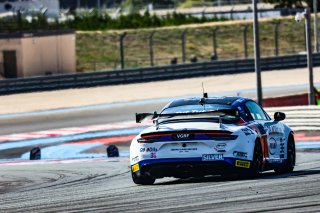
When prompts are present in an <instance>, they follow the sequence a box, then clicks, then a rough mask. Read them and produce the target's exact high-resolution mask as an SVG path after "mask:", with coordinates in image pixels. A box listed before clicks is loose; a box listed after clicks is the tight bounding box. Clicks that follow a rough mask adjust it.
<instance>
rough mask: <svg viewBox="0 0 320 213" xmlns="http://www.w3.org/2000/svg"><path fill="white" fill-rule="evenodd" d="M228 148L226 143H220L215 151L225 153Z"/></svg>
mask: <svg viewBox="0 0 320 213" xmlns="http://www.w3.org/2000/svg"><path fill="white" fill-rule="evenodd" d="M226 146H227V144H226V143H218V144H217V145H216V147H215V148H214V149H215V150H216V151H218V152H221V151H223V152H225V151H226V150H225V149H226Z"/></svg>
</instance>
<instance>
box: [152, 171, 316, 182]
mask: <svg viewBox="0 0 320 213" xmlns="http://www.w3.org/2000/svg"><path fill="white" fill-rule="evenodd" d="M318 174H320V170H319V169H310V170H299V171H293V172H290V173H285V174H276V173H275V172H273V171H268V172H264V173H261V174H260V175H259V176H258V177H255V178H248V177H241V176H237V175H233V176H227V177H225V176H220V175H216V176H208V177H193V178H186V179H175V180H171V181H165V182H160V183H155V185H175V184H188V183H207V182H228V181H247V180H259V179H260V180H263V179H283V178H294V177H306V176H311V175H318Z"/></svg>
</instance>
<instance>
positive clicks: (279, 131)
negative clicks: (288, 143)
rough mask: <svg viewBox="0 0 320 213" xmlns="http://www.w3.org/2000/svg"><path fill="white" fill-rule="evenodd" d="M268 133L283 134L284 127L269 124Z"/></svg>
mask: <svg viewBox="0 0 320 213" xmlns="http://www.w3.org/2000/svg"><path fill="white" fill-rule="evenodd" d="M268 134H269V135H283V134H284V129H283V128H280V127H279V126H277V125H271V126H270V127H269V129H268Z"/></svg>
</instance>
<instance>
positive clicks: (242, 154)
mask: <svg viewBox="0 0 320 213" xmlns="http://www.w3.org/2000/svg"><path fill="white" fill-rule="evenodd" d="M233 156H234V157H236V158H248V153H246V152H238V151H234V152H233Z"/></svg>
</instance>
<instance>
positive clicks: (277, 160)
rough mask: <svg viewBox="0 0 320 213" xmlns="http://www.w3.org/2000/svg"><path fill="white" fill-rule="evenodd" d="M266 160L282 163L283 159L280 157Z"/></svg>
mask: <svg viewBox="0 0 320 213" xmlns="http://www.w3.org/2000/svg"><path fill="white" fill-rule="evenodd" d="M268 162H269V163H282V162H283V160H282V159H269V160H268Z"/></svg>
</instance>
